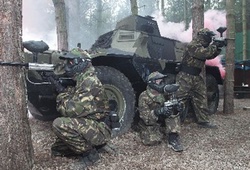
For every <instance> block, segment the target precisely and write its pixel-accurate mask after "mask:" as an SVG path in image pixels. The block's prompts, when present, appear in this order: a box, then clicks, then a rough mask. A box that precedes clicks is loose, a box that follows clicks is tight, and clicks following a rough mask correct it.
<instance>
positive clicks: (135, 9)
mask: <svg viewBox="0 0 250 170" xmlns="http://www.w3.org/2000/svg"><path fill="white" fill-rule="evenodd" d="M130 6H131V12H132V15H138V6H137V0H130Z"/></svg>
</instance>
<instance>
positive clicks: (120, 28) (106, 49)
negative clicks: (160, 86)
mask: <svg viewBox="0 0 250 170" xmlns="http://www.w3.org/2000/svg"><path fill="white" fill-rule="evenodd" d="M185 45H186V44H185V43H182V42H180V41H177V40H173V39H169V38H166V37H162V36H161V35H160V31H159V28H158V25H157V22H156V21H155V20H153V18H152V17H149V16H147V17H142V16H139V15H131V16H128V17H126V18H124V19H122V20H121V21H119V22H118V23H117V25H116V28H115V29H114V30H112V31H110V32H107V33H105V34H103V35H101V36H100V37H99V38H98V39H97V40H96V42H95V43H94V44H93V45H92V47H91V48H90V49H89V53H90V55H91V59H92V64H93V65H94V66H95V68H96V71H97V73H98V77H99V79H100V80H101V82H102V83H103V85H104V87H105V92H106V97H107V98H108V99H109V100H112V101H114V102H113V103H115V105H116V106H117V110H118V115H119V118H120V123H121V128H120V131H119V132H118V134H123V133H124V132H126V131H127V130H128V129H129V128H130V127H131V124H132V122H133V121H134V117H135V115H136V110H137V109H136V106H137V99H138V97H139V95H140V93H141V92H142V91H143V90H145V89H146V79H147V76H148V75H149V74H150V73H151V72H153V71H159V72H162V73H164V74H171V75H176V74H177V73H178V66H179V64H180V61H181V57H182V54H183V52H184V48H185ZM46 55H47V56H46ZM56 56H57V55H56V52H50V53H49V54H45V53H44V54H43V57H38V62H41V61H39V60H42V61H43V62H47V63H57V62H58V57H56ZM206 76H207V77H206V80H207V95H208V106H209V110H210V113H211V114H213V113H215V112H216V110H217V107H218V102H219V89H218V84H222V78H221V75H220V71H219V68H218V67H214V66H206ZM28 77H29V78H30V79H33V80H32V81H35V82H39V81H40V80H39V79H38V78H37V77H39V76H38V75H37V73H36V72H33V73H29V76H28ZM62 79H63V78H62ZM55 96H56V94H55V92H54V90H53V87H52V85H51V84H44V85H41V86H40V87H39V88H37V87H36V85H34V83H30V82H28V98H29V101H30V103H31V104H32V105H33V106H34V107H33V108H35V109H37V110H38V111H39V114H37V112H31V114H32V115H33V116H34V117H36V118H38V119H40V120H51V119H53V118H55V117H56V116H59V114H58V113H57V112H56V110H55Z"/></svg>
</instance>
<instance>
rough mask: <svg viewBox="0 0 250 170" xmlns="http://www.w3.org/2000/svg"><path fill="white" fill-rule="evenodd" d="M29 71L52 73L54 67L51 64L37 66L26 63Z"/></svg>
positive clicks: (36, 64)
mask: <svg viewBox="0 0 250 170" xmlns="http://www.w3.org/2000/svg"><path fill="white" fill-rule="evenodd" d="M28 64H29V65H28V69H29V70H37V71H38V70H39V71H53V70H54V65H53V64H38V63H28Z"/></svg>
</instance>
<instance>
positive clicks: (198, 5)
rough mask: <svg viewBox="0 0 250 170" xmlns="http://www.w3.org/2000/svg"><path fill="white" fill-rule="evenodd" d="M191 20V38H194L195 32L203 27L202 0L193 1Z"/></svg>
mask: <svg viewBox="0 0 250 170" xmlns="http://www.w3.org/2000/svg"><path fill="white" fill-rule="evenodd" d="M192 20H193V22H192V27H193V34H192V37H193V38H194V37H195V36H196V35H197V32H198V31H199V30H200V29H201V28H203V27H204V0H193V6H192Z"/></svg>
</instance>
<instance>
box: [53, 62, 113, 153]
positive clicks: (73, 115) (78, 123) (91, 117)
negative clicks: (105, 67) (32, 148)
mask: <svg viewBox="0 0 250 170" xmlns="http://www.w3.org/2000/svg"><path fill="white" fill-rule="evenodd" d="M89 64H90V63H89ZM74 80H75V81H76V82H77V84H76V86H75V87H69V88H67V91H65V92H62V93H60V94H59V95H58V96H57V100H56V102H57V110H58V111H59V112H60V113H61V114H62V116H63V117H59V118H56V119H55V120H54V121H53V131H54V133H55V134H56V136H57V137H58V138H59V139H58V140H57V141H56V143H55V144H54V145H53V146H52V148H54V149H55V150H56V149H58V150H59V151H63V150H65V152H67V151H69V150H71V151H73V152H74V153H76V154H81V153H84V152H85V151H88V150H91V149H92V147H93V146H98V145H102V144H105V143H106V142H108V141H109V140H110V138H111V130H110V128H109V127H108V126H107V125H106V124H105V123H103V122H102V120H103V118H104V117H105V116H106V112H104V111H107V109H108V107H107V102H106V101H105V100H104V96H103V95H104V89H103V87H102V84H101V82H100V80H99V79H98V78H97V76H96V73H95V69H94V67H93V66H92V65H91V64H90V65H89V67H88V68H86V71H84V72H83V73H77V74H76V75H75V76H74Z"/></svg>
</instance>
